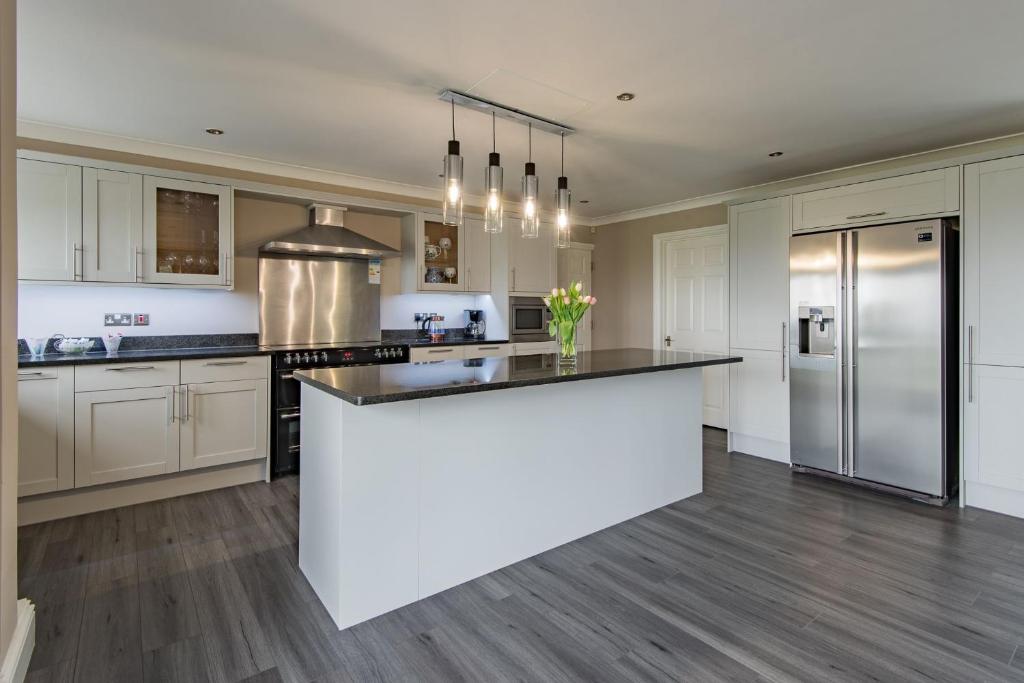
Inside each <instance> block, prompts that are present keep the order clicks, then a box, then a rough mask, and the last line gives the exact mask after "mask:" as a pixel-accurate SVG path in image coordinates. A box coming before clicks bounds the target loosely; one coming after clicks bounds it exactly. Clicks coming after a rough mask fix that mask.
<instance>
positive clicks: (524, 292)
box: [505, 219, 567, 296]
mask: <svg viewBox="0 0 1024 683" xmlns="http://www.w3.org/2000/svg"><path fill="white" fill-rule="evenodd" d="M505 223H506V226H507V227H506V228H505V229H506V230H508V231H509V233H508V259H509V262H508V265H509V273H508V278H509V279H508V283H509V292H510V293H511V294H512V295H518V296H544V295H545V294H548V293H549V292H550V291H551V288H552V287H555V286H556V284H557V281H558V276H557V270H558V255H557V253H556V248H555V224H554V223H546V222H541V224H540V234H539V235H538V236H537V237H535V238H532V239H524V238H523V237H522V235H521V233H520V227H519V221H518V220H507V219H506V221H505ZM564 284H567V283H563V286H564Z"/></svg>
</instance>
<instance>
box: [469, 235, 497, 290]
mask: <svg viewBox="0 0 1024 683" xmlns="http://www.w3.org/2000/svg"><path fill="white" fill-rule="evenodd" d="M463 231H464V233H465V241H466V258H465V262H466V291H467V292H489V291H491V235H490V233H486V232H484V222H483V221H481V220H477V219H475V218H467V219H466V225H465V228H464V230H463Z"/></svg>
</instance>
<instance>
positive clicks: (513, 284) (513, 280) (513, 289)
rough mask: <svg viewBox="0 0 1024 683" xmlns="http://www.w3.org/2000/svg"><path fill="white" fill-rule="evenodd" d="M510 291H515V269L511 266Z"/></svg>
mask: <svg viewBox="0 0 1024 683" xmlns="http://www.w3.org/2000/svg"><path fill="white" fill-rule="evenodd" d="M512 291H513V292H514V291H516V269H515V267H513V268H512Z"/></svg>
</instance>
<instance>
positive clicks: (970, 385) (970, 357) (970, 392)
mask: <svg viewBox="0 0 1024 683" xmlns="http://www.w3.org/2000/svg"><path fill="white" fill-rule="evenodd" d="M967 402H968V403H974V325H968V326H967Z"/></svg>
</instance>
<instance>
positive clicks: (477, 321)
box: [463, 308, 487, 339]
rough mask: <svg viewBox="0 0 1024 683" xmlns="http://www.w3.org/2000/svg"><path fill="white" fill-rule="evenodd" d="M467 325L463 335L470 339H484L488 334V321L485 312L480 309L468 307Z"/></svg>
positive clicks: (466, 314)
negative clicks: (485, 318)
mask: <svg viewBox="0 0 1024 683" xmlns="http://www.w3.org/2000/svg"><path fill="white" fill-rule="evenodd" d="M465 316H466V327H465V329H464V331H463V335H464V336H465V337H466V338H468V339H484V338H486V336H487V321H486V320H484V312H483V311H481V310H479V309H472V308H467V309H466V313H465Z"/></svg>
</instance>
